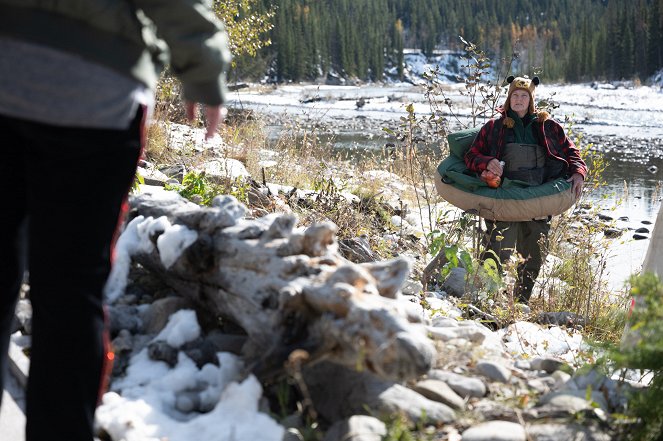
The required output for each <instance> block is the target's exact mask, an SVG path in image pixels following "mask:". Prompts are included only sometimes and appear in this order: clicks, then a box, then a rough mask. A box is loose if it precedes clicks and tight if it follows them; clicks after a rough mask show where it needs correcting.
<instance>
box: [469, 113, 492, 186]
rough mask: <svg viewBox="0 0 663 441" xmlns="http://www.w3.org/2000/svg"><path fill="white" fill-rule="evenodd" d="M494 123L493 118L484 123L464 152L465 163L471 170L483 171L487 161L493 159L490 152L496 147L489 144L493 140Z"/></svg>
mask: <svg viewBox="0 0 663 441" xmlns="http://www.w3.org/2000/svg"><path fill="white" fill-rule="evenodd" d="M494 124H495V120H492V119H491V120H490V121H488V122H487V123H486V124H484V125H483V127H481V130H479V133H478V134H477V136H476V138H474V141H473V142H472V144H471V145H470V148H469V149H468V151H467V153H465V165H466V166H467V168H468V169H469V170H471V171H473V172H477V173H480V172H482V171H484V170H485V169H486V166H487V165H488V163H489V162H490V161H491V160H492V159H495V156H493V155H492V154H491V152H493V151H496V148H494V147H495V146H491V145H490V144H491V143H492V142H494V141H493V140H492V139H491V138H492V132H493V126H494ZM491 147H493V148H491Z"/></svg>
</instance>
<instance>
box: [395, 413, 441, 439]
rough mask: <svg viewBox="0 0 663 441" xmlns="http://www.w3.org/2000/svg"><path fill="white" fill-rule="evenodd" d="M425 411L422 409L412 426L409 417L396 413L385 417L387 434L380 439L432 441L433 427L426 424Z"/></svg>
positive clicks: (433, 435) (433, 436)
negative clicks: (417, 419) (420, 414)
mask: <svg viewBox="0 0 663 441" xmlns="http://www.w3.org/2000/svg"><path fill="white" fill-rule="evenodd" d="M426 419H427V418H426V413H425V412H424V411H422V416H421V417H420V418H419V421H418V422H417V423H416V424H415V425H414V427H412V426H413V424H412V423H411V422H410V419H409V418H408V417H407V416H406V415H404V414H402V413H398V414H395V415H392V416H390V417H389V418H387V419H386V421H385V425H386V426H387V434H386V435H385V436H384V437H383V438H382V441H433V440H434V439H436V438H435V428H434V427H432V426H431V427H427V426H426Z"/></svg>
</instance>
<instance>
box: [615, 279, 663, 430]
mask: <svg viewBox="0 0 663 441" xmlns="http://www.w3.org/2000/svg"><path fill="white" fill-rule="evenodd" d="M630 284H631V290H630V292H631V294H632V295H633V296H634V299H636V302H635V308H634V309H633V312H632V315H631V317H630V318H629V322H628V325H627V328H626V329H625V336H624V342H623V343H622V345H621V347H619V348H613V349H612V351H611V353H610V354H609V358H610V359H612V360H613V361H614V362H615V364H616V365H617V367H622V368H627V369H643V370H648V371H649V372H650V374H651V375H652V380H651V382H650V384H649V386H648V387H647V388H646V389H645V390H642V391H639V392H637V393H634V394H633V395H632V396H631V397H630V400H629V415H630V416H633V417H636V418H637V420H638V422H637V424H636V426H635V427H632V428H629V430H628V432H629V433H628V435H627V437H626V438H627V439H629V440H632V441H656V440H660V439H661V438H663V400H661V397H662V396H663V283H662V282H661V280H660V279H659V278H658V277H657V276H656V275H654V274H651V273H646V274H643V275H639V276H633V277H631V279H630Z"/></svg>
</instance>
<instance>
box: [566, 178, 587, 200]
mask: <svg viewBox="0 0 663 441" xmlns="http://www.w3.org/2000/svg"><path fill="white" fill-rule="evenodd" d="M566 182H570V183H571V191H572V192H573V193H574V194H575V195H576V199H578V198H579V197H580V195H581V194H582V186H583V185H584V183H585V178H583V177H582V175H581V174H580V173H573V174H572V175H571V177H570V178H569V179H567V180H566Z"/></svg>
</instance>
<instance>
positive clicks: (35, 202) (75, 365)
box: [0, 110, 144, 441]
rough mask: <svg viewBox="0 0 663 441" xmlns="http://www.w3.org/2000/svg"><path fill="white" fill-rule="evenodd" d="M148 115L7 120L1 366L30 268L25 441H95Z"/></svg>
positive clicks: (0, 236) (0, 212)
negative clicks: (117, 267) (75, 121)
mask: <svg viewBox="0 0 663 441" xmlns="http://www.w3.org/2000/svg"><path fill="white" fill-rule="evenodd" d="M143 113H144V112H143V111H142V110H140V111H139V112H138V115H137V116H136V118H135V120H134V121H133V122H132V124H131V126H130V127H129V129H127V130H105V129H81V128H64V127H55V126H50V125H45V124H38V123H34V122H29V121H24V120H17V119H13V118H8V117H4V116H0V151H1V154H0V177H1V178H2V183H3V185H2V188H3V191H2V198H1V200H2V207H1V208H0V368H2V374H3V375H4V373H5V372H6V370H7V348H8V341H9V331H10V325H11V321H12V317H13V314H14V307H15V305H16V301H17V297H18V293H19V288H20V285H21V281H22V279H23V274H24V271H25V270H26V269H27V270H28V273H29V284H30V301H31V302H32V308H33V322H32V331H33V333H32V346H31V352H30V372H29V379H28V390H27V398H26V400H27V409H26V414H27V415H26V416H27V428H26V439H27V441H45V440H63V441H64V440H67V441H79V440H80V441H83V440H84V441H91V440H92V439H93V436H92V426H93V421H94V412H95V408H96V405H97V402H98V398H99V394H100V386H101V384H102V382H101V380H102V372H103V370H104V363H105V359H106V358H105V354H106V349H107V334H106V326H105V320H104V311H103V306H102V291H103V287H104V284H105V282H106V279H107V277H108V274H109V271H110V266H111V250H112V245H113V241H114V236H115V234H116V230H117V227H118V220H119V219H120V215H121V214H122V211H123V207H126V197H127V194H128V191H129V189H130V187H131V183H132V180H133V178H134V176H135V171H136V164H137V162H138V158H139V156H140V153H141V134H142V130H143V129H142V125H143V123H142V115H143ZM21 232H22V233H23V234H21ZM26 263H27V268H25V264H26ZM1 385H2V383H1V379H0V386H1ZM1 437H2V436H1V435H0V438H1Z"/></svg>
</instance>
